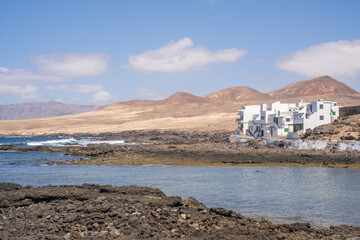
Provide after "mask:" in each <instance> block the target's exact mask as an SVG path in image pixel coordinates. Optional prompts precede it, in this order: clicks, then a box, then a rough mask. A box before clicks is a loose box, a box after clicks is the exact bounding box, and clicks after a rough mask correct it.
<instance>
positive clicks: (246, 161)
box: [0, 131, 360, 168]
mask: <svg viewBox="0 0 360 240" xmlns="http://www.w3.org/2000/svg"><path fill="white" fill-rule="evenodd" d="M229 134H230V133H227V132H223V133H215V132H212V133H211V132H210V133H209V132H182V131H126V132H121V133H118V134H113V133H109V134H101V135H97V136H96V137H98V138H101V139H104V140H120V139H121V140H125V141H126V142H136V143H139V144H136V145H124V146H120V145H110V144H90V145H88V146H87V147H81V146H71V145H69V146H66V147H46V146H36V147H26V148H24V147H14V146H0V150H8V151H9V150H12V151H41V152H65V153H66V154H68V155H72V156H85V157H89V158H81V159H78V158H77V159H74V160H72V161H68V162H56V164H95V165H148V164H157V165H173V166H219V167H233V166H240V167H241V166H317V167H342V168H360V152H358V151H342V152H341V151H337V150H336V149H326V150H299V149H289V148H284V147H275V146H273V145H268V144H266V143H265V142H263V141H256V140H253V141H248V142H230V141H229V137H228V136H229ZM73 137H76V136H73ZM143 143H146V144H143Z"/></svg>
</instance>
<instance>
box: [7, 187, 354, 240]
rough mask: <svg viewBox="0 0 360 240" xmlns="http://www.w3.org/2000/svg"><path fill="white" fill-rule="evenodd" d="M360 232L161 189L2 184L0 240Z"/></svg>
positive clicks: (344, 236)
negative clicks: (243, 210)
mask: <svg viewBox="0 0 360 240" xmlns="http://www.w3.org/2000/svg"><path fill="white" fill-rule="evenodd" d="M357 237H360V227H355V226H348V225H341V226H335V227H330V228H319V227H316V226H313V225H311V224H310V223H294V224H277V225H274V224H272V223H271V222H270V221H268V220H266V219H252V218H247V217H245V216H243V215H241V214H240V213H237V212H234V211H231V210H226V209H223V208H208V207H206V206H205V205H204V204H202V203H200V202H198V201H197V200H195V199H194V198H191V197H190V198H188V199H185V200H183V199H181V198H180V197H172V196H166V195H165V194H164V193H163V192H161V191H160V190H159V189H156V188H149V187H138V186H123V187H112V186H109V185H106V186H100V185H93V184H84V185H82V186H51V185H50V186H45V187H38V188H34V187H22V186H20V185H18V184H15V183H0V239H179V238H182V239H358V238H357Z"/></svg>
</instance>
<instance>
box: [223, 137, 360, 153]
mask: <svg viewBox="0 0 360 240" xmlns="http://www.w3.org/2000/svg"><path fill="white" fill-rule="evenodd" d="M251 140H260V141H266V143H267V144H269V145H274V146H277V147H286V148H296V149H314V150H324V149H337V150H339V151H360V141H338V142H331V141H325V140H301V139H296V140H295V139H281V140H280V139H266V138H262V139H259V138H258V139H255V138H250V137H244V136H241V135H232V136H230V142H247V141H251Z"/></svg>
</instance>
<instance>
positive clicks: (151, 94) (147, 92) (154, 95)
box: [136, 88, 164, 100]
mask: <svg viewBox="0 0 360 240" xmlns="http://www.w3.org/2000/svg"><path fill="white" fill-rule="evenodd" d="M136 93H137V95H139V96H141V97H145V98H146V99H149V100H159V99H163V98H164V94H163V93H161V92H158V91H155V90H153V89H149V88H138V89H136Z"/></svg>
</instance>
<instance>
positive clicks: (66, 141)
mask: <svg viewBox="0 0 360 240" xmlns="http://www.w3.org/2000/svg"><path fill="white" fill-rule="evenodd" d="M102 143H107V144H119V145H122V144H125V141H124V140H91V139H75V138H67V139H55V140H47V141H38V142H37V141H31V142H26V145H28V146H56V147H61V146H66V145H70V144H71V145H79V146H87V145H89V144H102ZM128 144H131V143H128Z"/></svg>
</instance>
